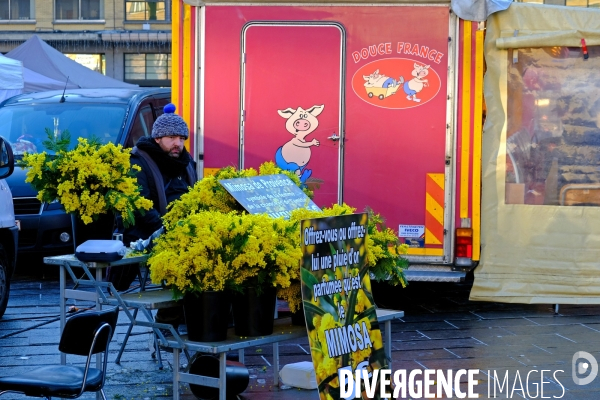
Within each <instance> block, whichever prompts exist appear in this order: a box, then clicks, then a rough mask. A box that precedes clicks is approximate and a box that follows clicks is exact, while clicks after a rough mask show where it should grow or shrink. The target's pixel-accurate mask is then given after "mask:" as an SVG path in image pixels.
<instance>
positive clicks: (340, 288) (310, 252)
mask: <svg viewBox="0 0 600 400" xmlns="http://www.w3.org/2000/svg"><path fill="white" fill-rule="evenodd" d="M367 224H368V216H367V214H350V215H342V216H337V217H327V218H317V219H310V220H304V221H302V223H301V232H302V251H303V255H304V257H303V262H302V268H301V275H302V299H303V305H304V316H305V319H306V326H307V329H308V337H309V342H310V348H311V355H312V360H313V364H314V367H315V373H316V378H317V384H318V386H319V395H320V396H321V399H339V398H341V397H340V381H339V375H340V371H343V370H348V371H351V372H352V376H354V374H355V372H356V371H357V370H365V373H366V374H368V375H371V373H372V371H374V370H376V369H382V368H387V360H386V358H385V353H384V349H383V342H382V338H381V332H380V330H379V323H378V322H377V315H376V306H375V302H374V301H373V296H372V294H371V281H370V279H369V274H368V268H367V266H366V265H365V257H366V240H367ZM361 392H363V396H362V397H363V398H366V395H365V394H364V388H363V389H362V390H361ZM351 398H354V395H352V396H351Z"/></svg>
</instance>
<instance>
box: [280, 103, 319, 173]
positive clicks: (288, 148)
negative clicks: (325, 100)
mask: <svg viewBox="0 0 600 400" xmlns="http://www.w3.org/2000/svg"><path fill="white" fill-rule="evenodd" d="M323 108H325V105H320V106H317V105H315V106H312V107H311V108H309V109H307V110H304V109H303V108H302V107H298V108H297V109H293V108H286V109H285V110H277V112H278V113H279V115H280V116H282V117H283V118H285V119H286V120H287V121H286V123H285V128H286V129H287V131H288V132H289V133H291V134H292V135H294V138H293V139H292V140H290V141H289V142H287V143H286V144H284V145H283V146H281V147H280V148H278V149H277V152H276V153H275V163H276V164H277V166H278V167H279V168H281V169H283V170H286V171H294V172H295V173H296V175H298V177H299V178H300V181H301V182H302V183H304V182H306V180H307V179H308V178H309V177H310V175H311V174H312V170H310V169H304V168H305V167H306V164H308V161H309V160H310V155H311V151H310V147H311V146H319V141H318V140H317V139H313V140H311V141H308V142H307V141H306V140H305V138H306V137H307V136H308V135H309V134H310V133H311V132H313V131H314V130H315V129H317V126H319V120H318V119H317V116H319V114H321V112H323Z"/></svg>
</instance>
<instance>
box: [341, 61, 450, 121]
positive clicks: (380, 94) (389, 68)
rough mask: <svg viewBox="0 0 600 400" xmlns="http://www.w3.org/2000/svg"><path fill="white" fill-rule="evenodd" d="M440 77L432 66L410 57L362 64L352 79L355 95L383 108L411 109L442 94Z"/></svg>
mask: <svg viewBox="0 0 600 400" xmlns="http://www.w3.org/2000/svg"><path fill="white" fill-rule="evenodd" d="M440 86H441V81H440V76H439V75H438V74H437V72H435V71H434V70H433V68H431V66H430V65H429V64H424V63H422V62H419V61H416V60H410V59H408V58H384V59H381V60H376V61H372V62H370V63H368V64H365V65H363V66H362V67H360V68H359V69H358V71H356V73H355V74H354V76H353V77H352V89H353V90H354V93H356V95H357V96H358V97H360V98H361V99H362V100H364V101H366V102H367V103H369V104H371V105H374V106H377V107H383V108H395V109H403V108H412V107H417V106H420V105H423V104H425V103H427V102H428V101H430V100H431V99H433V98H434V97H435V96H436V95H437V94H438V92H439V91H440Z"/></svg>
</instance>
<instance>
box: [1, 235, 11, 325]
mask: <svg viewBox="0 0 600 400" xmlns="http://www.w3.org/2000/svg"><path fill="white" fill-rule="evenodd" d="M8 265H9V264H8V256H7V255H6V251H4V248H3V247H2V245H0V318H2V316H3V315H4V311H6V305H7V304H8V292H9V291H10V279H9V277H8Z"/></svg>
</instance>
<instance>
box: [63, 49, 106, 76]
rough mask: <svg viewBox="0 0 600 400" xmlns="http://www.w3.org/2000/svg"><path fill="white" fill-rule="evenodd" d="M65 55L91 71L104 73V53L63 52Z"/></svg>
mask: <svg viewBox="0 0 600 400" xmlns="http://www.w3.org/2000/svg"><path fill="white" fill-rule="evenodd" d="M65 56H67V57H69V58H70V59H71V60H73V61H76V62H78V63H79V64H81V65H83V66H84V67H87V68H89V69H91V70H92V71H96V72H100V73H101V74H102V75H106V58H105V56H104V54H65Z"/></svg>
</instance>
